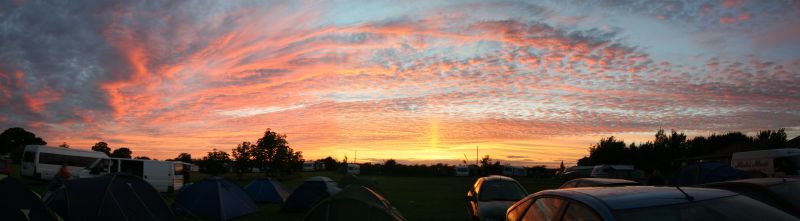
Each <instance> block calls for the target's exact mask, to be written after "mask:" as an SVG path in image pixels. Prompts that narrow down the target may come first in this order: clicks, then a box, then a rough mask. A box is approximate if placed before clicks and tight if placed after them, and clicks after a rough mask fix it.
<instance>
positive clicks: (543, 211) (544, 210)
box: [522, 197, 563, 221]
mask: <svg viewBox="0 0 800 221" xmlns="http://www.w3.org/2000/svg"><path fill="white" fill-rule="evenodd" d="M562 203H563V201H562V200H560V199H557V198H551V197H547V198H539V199H536V201H535V202H534V203H533V204H532V205H531V206H530V209H528V211H527V212H525V216H524V217H523V218H522V220H525V221H550V220H558V219H557V217H556V216H557V215H558V214H557V213H558V209H559V208H560V207H561V204H562Z"/></svg>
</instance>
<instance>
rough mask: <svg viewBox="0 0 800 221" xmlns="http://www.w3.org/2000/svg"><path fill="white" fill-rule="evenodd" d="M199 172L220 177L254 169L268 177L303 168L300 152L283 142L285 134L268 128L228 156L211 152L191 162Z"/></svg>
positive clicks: (215, 150)
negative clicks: (253, 141) (253, 140)
mask: <svg viewBox="0 0 800 221" xmlns="http://www.w3.org/2000/svg"><path fill="white" fill-rule="evenodd" d="M182 156H183V157H184V159H178V158H181V157H182ZM178 158H176V159H175V160H181V161H185V158H188V159H191V155H188V154H185V153H182V154H181V155H179V156H178ZM193 161H194V162H195V163H196V164H198V165H199V166H200V168H201V170H202V171H201V172H207V173H211V174H222V173H226V172H228V171H229V170H232V171H231V172H234V173H237V174H239V175H241V174H244V173H250V172H253V171H254V170H257V171H259V172H264V173H265V174H267V175H270V176H281V175H288V174H291V173H293V172H295V171H299V170H300V169H302V167H303V162H304V160H303V152H302V151H294V149H292V148H291V147H290V146H289V142H288V141H286V134H278V133H277V132H275V131H272V130H271V129H269V128H268V129H267V130H266V131H265V132H264V135H263V136H261V138H259V139H258V140H257V141H256V142H255V143H251V142H248V141H244V142H242V143H240V144H238V145H237V146H236V147H234V148H233V149H231V153H230V154H228V152H225V151H223V150H217V149H213V150H212V151H211V152H208V153H207V154H206V156H204V157H203V158H202V159H196V160H193Z"/></svg>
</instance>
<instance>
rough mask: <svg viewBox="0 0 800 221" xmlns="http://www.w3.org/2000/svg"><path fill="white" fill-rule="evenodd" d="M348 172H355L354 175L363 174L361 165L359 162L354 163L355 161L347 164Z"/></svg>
mask: <svg viewBox="0 0 800 221" xmlns="http://www.w3.org/2000/svg"><path fill="white" fill-rule="evenodd" d="M347 174H354V175H358V174H361V166H359V165H358V164H354V163H348V164H347Z"/></svg>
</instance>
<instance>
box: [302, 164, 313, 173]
mask: <svg viewBox="0 0 800 221" xmlns="http://www.w3.org/2000/svg"><path fill="white" fill-rule="evenodd" d="M312 171H314V162H305V163H303V172H312Z"/></svg>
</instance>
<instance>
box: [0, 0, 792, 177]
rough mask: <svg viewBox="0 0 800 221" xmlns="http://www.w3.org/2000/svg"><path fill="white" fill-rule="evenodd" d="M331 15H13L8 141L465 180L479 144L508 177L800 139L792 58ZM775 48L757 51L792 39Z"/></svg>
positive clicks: (93, 11)
mask: <svg viewBox="0 0 800 221" xmlns="http://www.w3.org/2000/svg"><path fill="white" fill-rule="evenodd" d="M565 4H568V5H570V6H575V7H576V8H579V7H578V6H581V5H585V4H582V3H565ZM593 4H597V5H599V6H601V7H608V8H610V9H613V10H620V11H624V12H625V13H632V14H644V15H656V14H658V15H663V16H664V18H665V19H664V21H663V22H674V23H675V24H678V26H679V25H680V24H682V23H678V20H680V19H682V17H681V16H687V17H686V18H685V19H686V20H692V21H691V22H694V21H696V20H703V22H701V23H709V24H710V23H711V21H712V20H713V23H714V24H718V23H719V22H720V18H722V17H724V16H728V15H730V16H731V19H733V21H734V22H736V23H735V24H734V23H732V24H731V26H734V28H736V27H740V26H738V25H740V24H741V23H763V22H764V21H769V19H774V18H770V17H764V18H762V17H763V16H761V14H763V13H764V12H771V11H776V12H777V11H780V10H779V9H776V7H775V6H774V5H778V6H779V5H780V4H777V3H776V4H769V7H766V8H765V9H761V10H755V9H752V8H751V6H750V4H749V3H744V4H740V5H737V7H740V8H744V9H742V10H741V11H730V10H729V9H727V8H725V7H721V6H719V3H717V2H713V3H711V2H698V3H675V2H659V3H653V4H644V3H643V2H639V1H629V2H627V3H626V4H615V3H593ZM590 5H592V4H590ZM587 7H588V6H587ZM345 8H346V7H345ZM336 10H342V9H339V8H338V7H332V6H331V5H329V4H328V3H320V4H314V5H309V4H304V3H300V2H286V3H280V4H272V3H270V4H264V3H260V2H149V3H140V2H108V3H92V2H84V3H76V4H64V3H47V2H29V3H26V4H23V5H9V4H4V5H2V6H0V18H1V19H0V20H3V21H5V22H4V25H3V27H2V30H3V32H2V33H0V40H1V41H0V49H3V50H0V104H2V105H0V113H2V115H0V116H3V117H0V126H3V127H11V126H23V127H26V128H32V129H33V130H35V131H37V133H40V134H42V135H43V136H44V137H45V138H46V139H47V140H48V141H51V142H56V143H58V142H64V141H66V142H69V143H70V144H73V146H85V147H88V146H90V145H91V144H93V143H95V142H97V141H99V140H106V141H114V143H113V144H112V145H115V146H128V147H132V148H134V149H136V150H139V151H137V155H139V154H142V155H148V156H151V157H157V158H159V159H163V158H168V157H174V156H175V155H177V154H178V153H179V152H192V153H194V154H196V155H197V154H203V153H205V152H207V151H208V149H210V148H219V149H223V150H225V149H227V148H230V147H231V145H235V144H236V143H238V142H241V141H254V140H255V139H256V138H257V137H258V136H259V135H260V133H262V132H263V130H265V129H266V128H272V129H274V130H276V131H279V132H281V133H286V134H288V135H289V141H290V143H291V144H292V146H293V147H295V148H296V149H298V150H301V151H304V154H305V155H306V156H307V157H309V158H321V157H324V156H326V155H336V156H340V155H343V154H346V153H349V151H350V150H352V149H358V150H359V155H360V156H361V155H362V152H363V154H364V156H365V159H366V158H373V159H386V158H392V157H397V158H399V157H403V158H404V159H417V160H420V161H419V162H422V161H424V160H433V159H453V160H454V161H455V162H458V161H460V157H461V153H460V152H458V151H461V150H464V151H466V149H467V148H472V147H474V145H473V144H481V146H482V148H483V147H484V145H485V146H486V148H487V150H492V151H496V152H494V153H492V154H493V156H507V158H508V159H511V160H513V159H522V158H521V156H536V157H526V158H524V160H526V161H525V162H528V164H530V162H550V163H553V162H555V161H553V160H554V159H558V160H563V159H571V158H579V157H580V156H582V155H583V154H585V146H586V145H587V144H586V143H575V142H569V141H565V140H563V139H561V138H563V137H573V136H589V135H598V134H602V135H606V134H615V133H637V132H643V131H652V130H654V129H656V128H667V127H669V128H680V129H685V130H695V131H730V130H745V131H749V130H754V129H760V128H776V127H796V126H797V125H794V123H793V122H798V120H800V115H799V114H798V113H797V112H796V110H797V109H798V108H800V106H798V105H799V104H800V97H798V95H799V94H800V88H798V86H797V85H800V77H798V76H800V73H797V70H798V66H799V65H798V64H800V63H799V62H797V61H795V60H797V59H796V58H794V57H791V56H788V57H787V56H784V57H780V59H776V58H774V57H769V56H760V54H758V53H754V54H755V55H751V56H747V57H745V58H738V57H733V56H726V55H724V54H714V53H713V52H708V53H707V54H702V55H698V56H696V57H695V58H694V59H696V60H697V61H692V62H687V61H684V60H662V59H660V58H663V57H664V56H653V55H654V54H653V53H661V52H660V51H659V50H658V49H659V48H655V49H654V48H649V47H647V46H641V45H637V44H635V43H636V41H632V40H631V35H635V34H636V33H632V32H629V31H628V30H626V29H624V28H621V27H612V26H598V25H593V26H588V27H587V23H589V22H593V21H595V20H596V19H597V18H598V16H597V15H594V14H592V15H585V16H578V17H575V16H574V15H571V14H570V13H568V12H565V11H563V10H560V9H559V8H558V7H556V6H553V5H552V4H545V3H542V4H527V3H513V2H512V3H503V4H483V3H476V4H466V3H461V2H438V3H435V4H430V5H419V6H417V7H415V8H414V10H405V9H394V8H392V7H380V10H376V12H374V14H375V15H371V14H370V15H359V16H353V17H348V18H344V17H341V16H338V15H339V14H341V13H336V12H337V11H336ZM737 10H739V9H737ZM467 11H470V12H474V13H466V12H467ZM701 12H702V14H703V15H698V14H701ZM42 14H47V15H52V16H45V17H42V16H40V15H42ZM778 14H780V13H778ZM734 15H735V16H734ZM745 15H746V16H745ZM698 16H700V17H703V18H698ZM705 16H708V17H709V18H705ZM614 19H618V17H609V18H606V19H605V20H601V21H611V20H614ZM681 21H682V20H681ZM703 25H708V24H702V25H698V27H701V26H703ZM769 36H772V37H768V36H764V37H763V39H762V41H763V42H764V44H768V43H769V42H785V41H787V40H786V39H789V38H788V37H786V36H791V33H788V34H787V33H779V32H772V34H771V35H769ZM673 44H676V43H670V42H664V45H666V46H665V47H668V46H673ZM720 44H723V45H725V44H726V43H720ZM780 44H781V43H778V45H780ZM674 46H676V47H686V46H685V45H674ZM767 50H771V49H767ZM656 55H658V54H656ZM792 59H794V60H792ZM793 62H794V63H793ZM765 107H769V108H765ZM548 139H561V140H560V141H559V142H562V145H558V144H552V143H547V144H546V145H545V144H543V143H544V142H543V140H548ZM563 143H569V144H563ZM582 145H583V146H582ZM456 152H458V153H456ZM420 156H425V157H420ZM540 156H541V157H540ZM551 161H552V162H551ZM514 162H517V161H514ZM559 162H560V161H559ZM519 163H523V162H522V161H519ZM548 165H549V164H548Z"/></svg>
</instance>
